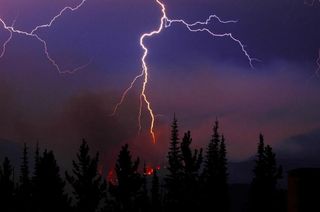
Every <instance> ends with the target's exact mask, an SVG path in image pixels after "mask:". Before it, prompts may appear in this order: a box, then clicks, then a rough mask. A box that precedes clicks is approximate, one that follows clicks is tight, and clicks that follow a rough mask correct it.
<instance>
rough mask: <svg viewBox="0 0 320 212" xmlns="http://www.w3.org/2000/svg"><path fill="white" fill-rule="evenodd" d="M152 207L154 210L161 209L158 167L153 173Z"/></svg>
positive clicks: (156, 211)
mask: <svg viewBox="0 0 320 212" xmlns="http://www.w3.org/2000/svg"><path fill="white" fill-rule="evenodd" d="M151 209H152V211H153V212H159V211H161V199H160V182H159V177H158V174H157V169H154V170H153V175H152V186H151Z"/></svg>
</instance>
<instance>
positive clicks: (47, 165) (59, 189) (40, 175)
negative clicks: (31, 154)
mask: <svg viewBox="0 0 320 212" xmlns="http://www.w3.org/2000/svg"><path fill="white" fill-rule="evenodd" d="M59 170H60V169H59V167H58V165H57V162H56V159H55V156H54V154H53V152H52V151H47V150H45V151H44V152H43V154H42V156H40V157H39V158H38V164H37V171H36V175H35V176H34V190H33V198H34V207H35V209H34V211H39V212H42V211H46V212H51V211H52V212H55V211H66V210H68V204H69V201H68V197H67V195H66V194H65V193H64V187H65V182H64V181H63V180H62V178H61V177H60V173H59Z"/></svg>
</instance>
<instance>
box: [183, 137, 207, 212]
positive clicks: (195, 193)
mask: <svg viewBox="0 0 320 212" xmlns="http://www.w3.org/2000/svg"><path fill="white" fill-rule="evenodd" d="M191 143H192V138H191V133H190V131H188V132H187V133H185V134H184V137H183V139H182V142H181V153H182V179H181V180H182V190H183V192H182V196H183V197H182V198H183V199H182V201H183V204H182V207H183V209H184V210H196V209H197V207H198V201H199V169H200V167H201V163H202V149H200V151H199V150H197V149H196V150H194V152H192V150H191V147H190V145H191Z"/></svg>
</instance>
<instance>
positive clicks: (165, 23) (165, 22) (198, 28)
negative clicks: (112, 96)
mask: <svg viewBox="0 0 320 212" xmlns="http://www.w3.org/2000/svg"><path fill="white" fill-rule="evenodd" d="M156 3H157V4H158V5H159V6H160V8H161V11H162V17H161V19H160V25H159V26H158V28H157V29H155V30H154V31H151V32H147V33H144V34H143V35H142V36H141V37H140V47H141V48H142V50H143V55H142V57H141V64H142V71H141V73H140V74H139V75H137V76H136V77H134V79H133V80H132V81H131V83H130V85H129V87H128V88H127V89H126V90H125V91H124V92H123V94H122V96H121V98H120V101H119V102H118V103H117V104H116V106H115V107H114V110H113V113H112V115H115V114H116V112H117V110H118V109H119V107H120V106H121V105H122V104H123V102H124V100H125V98H126V96H127V94H128V92H129V91H130V90H131V89H132V88H133V86H134V85H135V84H136V82H137V80H138V79H140V78H142V79H143V83H142V88H141V91H140V106H139V113H138V126H139V132H140V131H141V129H142V126H141V115H142V107H143V104H145V105H146V106H147V110H148V113H149V116H150V119H151V122H150V126H149V132H150V135H151V137H152V141H153V143H156V136H155V131H154V124H155V114H154V112H153V109H152V105H151V101H150V100H149V98H148V95H147V93H146V90H147V85H148V79H149V69H148V65H147V62H146V59H147V57H148V53H149V49H148V48H147V46H146V45H145V43H144V41H145V40H146V39H147V38H151V37H153V36H154V35H158V34H160V33H161V32H162V31H163V30H164V29H165V28H169V27H171V26H172V25H173V24H181V25H183V26H185V27H186V28H187V29H188V30H189V31H190V32H206V33H208V34H209V35H210V36H212V37H218V38H229V39H231V40H232V41H233V42H235V43H236V44H237V45H238V46H239V47H240V49H241V51H242V52H243V54H244V55H245V56H246V58H247V59H248V61H249V65H250V67H251V68H253V62H254V61H258V60H257V59H256V58H252V57H251V56H250V55H249V53H248V52H247V50H246V48H245V45H244V44H243V43H242V42H241V41H240V40H239V39H237V38H236V37H235V36H234V35H233V34H232V33H215V32H213V31H211V30H210V29H209V28H207V26H208V25H209V24H210V22H211V21H212V20H216V21H218V22H219V23H221V24H229V23H237V21H234V20H229V21H223V20H222V19H220V18H219V17H218V16H217V15H210V16H209V17H208V18H207V19H206V20H205V21H197V22H194V23H188V22H186V21H185V20H183V19H170V18H169V17H168V16H167V13H166V6H165V4H164V3H162V2H161V1H160V0H156Z"/></svg>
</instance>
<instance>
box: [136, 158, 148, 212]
mask: <svg viewBox="0 0 320 212" xmlns="http://www.w3.org/2000/svg"><path fill="white" fill-rule="evenodd" d="M147 175H148V173H147V168H146V164H144V166H143V176H142V186H141V189H140V191H139V193H138V197H137V200H136V204H137V207H138V210H139V211H141V212H149V211H150V200H149V196H148V185H147V184H148V182H147Z"/></svg>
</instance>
